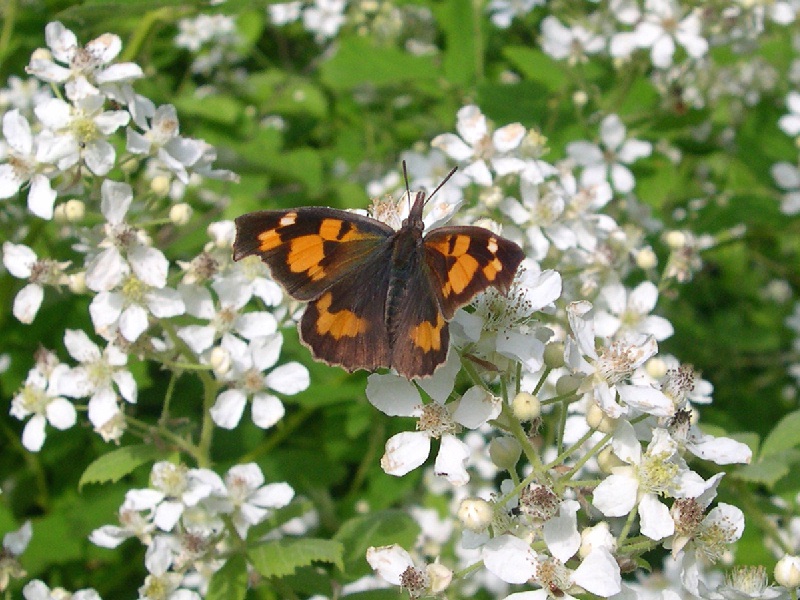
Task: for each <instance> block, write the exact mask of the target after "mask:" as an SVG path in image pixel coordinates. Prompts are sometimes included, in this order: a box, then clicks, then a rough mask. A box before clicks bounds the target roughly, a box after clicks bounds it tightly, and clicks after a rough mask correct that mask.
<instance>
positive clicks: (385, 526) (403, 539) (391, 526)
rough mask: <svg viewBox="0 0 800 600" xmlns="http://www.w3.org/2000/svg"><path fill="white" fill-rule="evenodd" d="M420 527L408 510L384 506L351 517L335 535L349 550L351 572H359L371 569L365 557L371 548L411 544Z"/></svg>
mask: <svg viewBox="0 0 800 600" xmlns="http://www.w3.org/2000/svg"><path fill="white" fill-rule="evenodd" d="M419 531H420V530H419V525H417V523H416V521H414V519H412V518H411V517H409V516H408V515H407V514H405V513H403V512H400V511H397V510H384V511H379V512H375V513H372V514H368V515H363V516H359V517H355V518H353V519H350V520H349V521H347V522H346V523H344V524H343V525H342V526H341V527H340V528H339V531H337V532H336V535H335V536H334V539H336V540H338V541H340V542H342V543H343V544H344V547H345V548H346V550H347V555H346V556H345V562H346V563H347V573H348V574H349V575H352V576H358V575H362V574H366V573H367V572H368V570H369V566H368V565H367V561H366V560H364V556H365V554H366V552H367V548H369V547H370V546H386V545H388V544H399V545H400V546H403V547H404V548H405V547H410V546H412V545H413V544H414V542H415V541H416V539H417V536H418V535H419Z"/></svg>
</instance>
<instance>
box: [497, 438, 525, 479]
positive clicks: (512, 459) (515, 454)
mask: <svg viewBox="0 0 800 600" xmlns="http://www.w3.org/2000/svg"><path fill="white" fill-rule="evenodd" d="M521 455H522V447H521V446H520V445H519V442H518V441H517V440H515V439H514V438H513V437H510V436H507V435H506V436H503V437H498V438H494V439H493V440H492V441H491V442H490V443H489V457H490V458H491V459H492V462H493V463H494V464H495V466H496V467H498V468H500V469H505V470H506V471H511V470H513V469H514V468H515V467H516V466H517V461H518V460H519V457H520V456H521Z"/></svg>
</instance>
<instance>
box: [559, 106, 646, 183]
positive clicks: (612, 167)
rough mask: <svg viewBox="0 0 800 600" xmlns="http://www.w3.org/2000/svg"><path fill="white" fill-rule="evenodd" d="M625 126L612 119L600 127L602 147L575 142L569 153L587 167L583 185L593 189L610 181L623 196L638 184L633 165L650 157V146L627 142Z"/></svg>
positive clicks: (569, 146)
mask: <svg viewBox="0 0 800 600" xmlns="http://www.w3.org/2000/svg"><path fill="white" fill-rule="evenodd" d="M625 136H626V129H625V125H623V124H622V121H621V120H620V118H619V117H618V116H617V115H608V116H607V117H606V118H605V119H603V122H602V123H601V124H600V139H601V142H602V147H601V146H598V145H597V144H593V143H591V142H587V141H577V142H571V143H570V144H569V145H568V146H567V153H568V154H569V155H570V157H572V159H573V160H575V162H576V163H578V164H579V165H580V166H582V167H583V172H582V173H581V184H582V185H584V186H585V187H590V186H592V185H596V184H599V183H602V182H606V181H608V182H609V183H611V185H612V186H613V187H614V189H616V190H617V191H619V192H623V193H628V192H630V191H631V190H633V187H634V185H635V184H636V180H635V179H634V177H633V174H632V173H631V171H630V169H628V167H627V166H626V165H629V164H631V163H633V162H635V161H636V160H638V159H640V158H644V157H646V156H650V153H651V152H652V150H653V146H652V144H651V143H650V142H644V141H641V140H636V139H625Z"/></svg>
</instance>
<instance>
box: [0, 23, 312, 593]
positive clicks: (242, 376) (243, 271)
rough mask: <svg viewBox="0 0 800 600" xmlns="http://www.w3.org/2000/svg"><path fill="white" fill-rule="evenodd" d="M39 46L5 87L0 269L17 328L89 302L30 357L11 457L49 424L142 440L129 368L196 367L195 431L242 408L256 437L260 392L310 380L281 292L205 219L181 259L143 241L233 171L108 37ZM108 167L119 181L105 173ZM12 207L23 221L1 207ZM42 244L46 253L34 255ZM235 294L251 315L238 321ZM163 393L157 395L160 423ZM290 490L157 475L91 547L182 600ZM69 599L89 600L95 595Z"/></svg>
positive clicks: (194, 473)
mask: <svg viewBox="0 0 800 600" xmlns="http://www.w3.org/2000/svg"><path fill="white" fill-rule="evenodd" d="M45 36H46V41H47V46H48V49H41V50H37V51H36V52H35V53H34V55H33V57H32V58H31V61H30V64H29V66H28V69H27V70H28V72H29V73H30V74H31V75H32V76H33V79H31V80H30V81H28V82H24V81H22V80H19V79H13V80H12V81H11V82H10V86H9V88H8V89H5V90H3V96H2V98H3V104H2V112H0V118H2V130H3V139H2V141H0V147H1V148H2V152H0V197H2V198H3V199H5V202H4V204H3V205H2V207H0V208H2V214H3V216H4V218H6V220H10V219H14V222H15V223H16V224H17V226H16V227H15V228H13V229H9V235H8V236H7V239H8V241H6V242H4V244H3V246H2V262H3V265H4V266H5V268H6V269H7V270H8V272H9V273H10V274H11V275H12V276H14V277H17V278H20V279H23V280H26V284H25V285H24V287H22V289H21V290H20V291H19V292H18V293H17V294H16V297H15V299H14V305H13V314H14V316H15V317H16V318H17V319H18V320H19V321H21V322H22V323H25V324H29V323H32V322H33V321H34V320H35V319H36V317H37V315H38V314H40V312H43V311H53V310H59V308H58V307H59V299H56V298H48V297H47V296H46V290H47V288H57V289H58V290H60V291H61V292H62V294H63V293H64V292H67V293H68V294H69V295H70V296H74V297H81V296H82V297H84V298H86V299H87V300H88V302H87V303H83V302H78V303H76V305H78V306H86V305H87V304H88V314H85V315H83V316H82V317H81V319H82V321H84V322H89V323H90V326H89V330H88V331H84V330H81V329H74V328H67V329H66V330H65V332H64V334H63V346H64V348H65V350H66V355H68V356H64V357H62V358H59V354H60V353H58V352H53V351H50V350H47V349H44V348H42V349H40V350H39V351H38V353H37V354H36V356H35V357H34V358H35V364H34V366H33V367H32V368H31V369H30V371H29V373H28V375H27V378H26V379H25V381H24V383H23V384H22V386H21V388H20V389H19V391H18V392H17V393H16V394H15V395H14V397H13V399H12V402H11V407H10V414H11V416H13V417H14V418H16V419H19V420H20V421H25V425H24V428H23V431H22V445H23V446H24V447H25V448H26V449H27V450H29V451H31V452H38V451H40V450H41V448H42V447H43V445H44V443H45V441H46V438H47V434H48V428H49V427H53V428H55V429H58V430H66V429H69V428H71V427H73V426H74V425H76V424H77V423H79V422H80V420H81V417H82V416H84V415H85V417H86V418H88V423H89V424H90V425H91V427H92V429H93V430H94V431H95V432H96V433H97V434H98V435H99V436H101V438H102V439H103V440H104V441H106V442H115V443H119V442H120V440H121V438H122V436H123V435H124V434H126V433H129V434H131V435H133V436H134V437H138V438H140V439H143V440H145V441H148V440H149V441H152V433H153V430H152V429H151V427H150V426H149V425H146V424H145V423H143V422H141V421H139V420H137V419H136V418H135V417H133V416H132V415H131V414H129V413H130V412H131V411H130V409H131V408H132V407H133V406H134V405H136V403H137V400H138V392H139V385H140V384H139V383H138V382H137V379H136V377H135V376H134V374H133V372H132V370H131V363H136V362H145V363H147V362H149V363H151V364H154V365H159V366H160V367H161V366H163V367H166V368H169V369H172V370H173V371H174V372H181V371H183V372H185V370H186V369H188V370H189V371H190V372H194V373H201V374H202V378H203V379H202V380H203V383H204V385H205V386H206V388H207V394H206V396H205V397H206V399H207V404H205V411H204V414H205V415H206V416H205V418H206V419H207V420H208V425H213V422H214V421H216V422H217V423H218V424H219V425H220V426H223V427H229V428H232V427H234V426H235V425H236V424H237V423H238V421H239V418H240V417H241V415H242V413H243V410H244V407H245V404H246V403H247V401H248V400H249V399H252V403H253V415H254V421H255V422H256V423H257V424H258V425H259V426H261V427H271V426H272V425H274V424H275V423H276V422H278V421H279V420H280V418H281V417H282V416H283V414H284V409H283V405H282V403H281V400H280V399H279V398H278V396H276V395H275V393H277V394H281V395H288V394H295V393H298V392H300V391H302V390H304V389H306V387H308V383H309V381H308V380H309V378H308V372H307V371H306V369H305V367H303V366H301V365H299V364H297V363H288V364H279V356H280V351H281V345H282V341H283V338H282V335H281V333H280V331H279V326H281V325H283V324H284V323H283V322H284V321H286V320H289V322H290V323H291V320H290V319H288V317H287V311H286V309H285V307H282V306H281V304H282V301H283V294H282V292H281V290H280V288H278V287H277V286H276V284H275V283H273V282H272V281H271V280H270V279H269V278H268V277H267V273H266V269H265V267H264V266H263V265H261V264H260V263H258V262H257V261H256V262H249V261H243V262H242V263H239V264H233V263H232V260H231V250H230V248H231V244H232V242H233V233H234V228H233V223H232V222H230V221H223V222H218V223H212V224H211V225H210V226H209V227H208V229H207V231H208V235H209V238H210V240H209V241H208V243H207V244H206V245H205V247H204V249H203V251H202V252H201V253H200V254H199V255H197V256H195V257H194V258H192V259H190V260H187V261H183V262H180V261H178V262H175V261H171V260H170V259H169V258H167V254H165V251H164V250H162V249H159V248H158V247H156V244H155V242H154V238H155V237H156V236H157V235H158V234H159V230H160V228H162V227H163V226H164V225H171V226H173V227H182V226H185V225H187V224H188V223H190V222H191V219H192V214H193V211H192V208H191V206H190V203H189V202H190V200H188V199H187V200H184V199H183V196H184V194H186V192H187V187H186V186H187V184H195V183H197V182H198V181H199V180H200V179H201V178H203V177H209V178H216V179H220V180H223V181H233V180H235V179H236V176H235V175H234V174H233V173H231V172H229V171H226V170H219V169H215V168H214V167H213V162H214V160H215V158H216V151H215V149H214V148H213V147H212V146H210V145H209V144H207V143H206V142H204V141H203V140H199V139H192V138H189V137H185V136H182V135H181V134H180V128H179V121H178V116H177V112H176V109H175V108H174V107H173V106H170V105H164V106H158V107H157V106H155V104H154V103H153V102H152V101H150V100H149V99H148V98H145V97H143V96H141V95H139V94H137V93H136V92H135V91H134V88H133V85H132V84H133V82H134V81H135V80H136V79H138V78H140V77H142V70H141V68H140V67H139V66H138V65H135V64H133V63H115V58H116V57H117V56H118V55H119V53H120V50H121V41H120V39H119V37H118V36H116V35H113V34H105V35H102V36H100V37H99V38H97V39H95V40H93V41H91V42H89V43H88V44H87V45H86V46H80V45H79V44H78V41H77V38H76V36H75V34H74V33H73V32H71V31H69V30H68V29H66V28H65V27H64V26H63V25H62V24H61V23H58V22H53V23H50V24H49V25H48V26H47V28H46V32H45ZM37 81H40V82H45V83H47V84H49V85H50V86H51V87H50V89H52V90H53V91H54V93H55V95H54V96H53V95H51V94H49V93H46V92H44V91H43V89H42V88H41V87H39V85H38V84H37ZM126 126H127V127H126ZM123 148H124V150H122V149H123ZM123 172H124V176H127V180H128V181H129V182H130V183H127V182H122V181H116V180H114V179H113V177H115V176H118V177H120V178H121V177H123ZM25 197H27V209H28V211H29V212H30V213H32V215H33V216H29V215H26V214H25V210H24V206H25V205H24V203H18V202H16V200H17V199H19V198H22V199H24V198H25ZM39 219H47V220H52V222H51V223H46V225H51V227H48V229H47V232H48V233H47V235H46V236H45V237H46V238H47V241H46V242H42V238H40V237H38V236H37V235H36V234H35V233H34V231H36V229H35V225H32V224H35V223H36V222H37V220H38V222H39V223H41V221H40V220H39ZM52 249H57V251H58V252H61V253H62V254H61V255H60V256H58V257H53V256H50V255H48V256H41V253H43V252H48V251H51V250H52ZM61 298H62V299H61V301H63V295H62V297H61ZM251 298H258V299H259V300H260V301H261V303H262V305H263V306H265V307H266V309H265V310H263V311H261V312H248V313H245V312H244V310H243V308H244V306H245V305H246V304H247V303H248V302H249V301H250V300H251ZM54 322H58V323H61V322H62V321H61V320H60V317H59V318H56V319H54ZM267 371H269V372H267ZM173 393H174V388H173V387H172V386H170V387H169V388H168V389H167V390H166V395H165V397H164V407H165V411H166V410H167V407H168V406H169V403H170V400H171V394H173ZM217 396H218V397H219V398H218V400H217V403H216V405H214V406H213V407H212V404H213V403H214V400H215V398H216V397H217ZM208 409H211V410H210V413H209V410H208ZM126 410H127V411H128V412H127V413H126ZM165 415H166V412H165ZM161 429H162V431H161V434H162V435H163V436H164V438H163V439H167V440H169V443H171V444H174V445H175V446H176V447H179V448H181V449H183V450H186V451H187V452H188V454H192V452H191V447H192V444H193V443H203V442H199V441H192V440H190V439H189V438H190V436H187V435H176V434H174V433H173V432H172V431H170V429H169V428H168V427H167V426H166V424H164V426H163V427H162V428H161ZM205 430H207V431H211V430H212V427H209V426H206V427H205ZM195 456H199V454H198V453H197V452H196V453H195ZM293 495H294V492H293V490H292V489H291V488H290V487H289V486H288V485H287V484H285V483H275V484H270V485H264V477H263V475H262V474H261V471H260V469H259V468H258V467H257V466H256V465H255V464H245V465H238V466H234V467H232V468H231V469H230V470H229V471H228V473H227V474H226V476H225V477H224V478H221V477H220V476H219V475H217V474H215V473H214V472H213V471H211V470H208V469H187V468H184V467H181V466H175V465H173V464H170V463H158V464H156V465H155V467H154V469H153V489H149V490H132V491H130V492H129V494H128V495H127V497H126V501H125V503H124V505H123V507H122V508H121V510H120V519H121V521H122V525H121V527H117V528H113V527H112V528H109V527H106V528H102V529H100V530H98V531H97V532H95V534H94V535H93V538H92V539H93V540H94V541H95V542H96V543H98V544H100V545H104V546H107V547H114V546H115V545H116V544H118V543H120V542H121V541H122V540H124V539H125V538H126V537H131V536H136V537H138V538H139V539H140V540H141V541H142V542H143V543H145V544H146V545H147V546H148V551H147V554H146V558H145V565H146V567H147V569H148V572H149V573H150V575H149V576H148V578H147V580H146V581H145V583H144V586H143V588H142V590H140V593H141V597H143V598H150V597H153V598H155V597H159V598H161V597H170V598H173V599H177V598H197V597H199V596H198V591H197V590H199V589H201V588H203V587H204V586H206V585H207V584H208V578H209V577H210V576H211V575H212V574H213V572H214V571H216V570H217V569H218V568H219V567H220V566H222V565H223V564H224V562H225V561H224V552H225V551H227V549H228V548H229V547H230V545H231V544H232V543H233V542H232V541H231V536H234V537H235V536H240V537H244V536H246V535H247V532H248V529H249V528H250V527H251V526H252V525H255V524H258V523H261V522H262V521H263V520H264V519H265V518H266V517H268V516H269V515H270V514H271V511H272V509H275V508H280V507H282V506H285V505H286V504H288V503H289V502H290V501H291V499H292V497H293ZM228 526H229V527H228ZM26 527H27V529H25V530H24V531H26V532H27V534H26V537H25V540H24V543H21V542H20V543H15V542H14V539H16V538H13V536H11V537H9V536H10V534H9V536H6V538H7V540H6V541H7V542H8V544H7V548H6V549H5V551H4V557H3V559H2V560H0V575H2V579H0V584H2V585H1V586H0V587H1V588H2V589H5V587H6V586H7V585H8V580H9V578H19V577H22V576H24V572H23V571H22V569H21V567H20V566H19V563H18V561H17V560H16V556H18V555H19V553H20V552H21V551H22V549H24V546H25V545H27V540H29V539H30V525H27V526H26ZM220 553H223V554H220ZM185 586H189V587H190V588H191V589H188V588H187V589H184V587H185ZM148 590H149V591H148ZM167 591H169V593H166V592H167ZM151 592H152V593H151ZM161 593H164V594H165V595H159V594H161ZM59 594H62V595H59ZM63 594H67V592H65V591H63V590H50V589H49V588H48V587H47V586H46V585H45V584H44V583H43V582H41V581H32V582H30V583H29V584H28V585H27V586H26V587H25V589H24V590H23V595H24V596H25V597H26V598H27V599H29V600H38V599H40V598H51V597H56V595H58V597H66V596H64V595H63ZM72 597H73V598H85V599H87V600H88V599H95V598H99V596H97V594H96V592H95V591H94V590H81V591H79V592H76V593H75V594H74V595H72Z"/></svg>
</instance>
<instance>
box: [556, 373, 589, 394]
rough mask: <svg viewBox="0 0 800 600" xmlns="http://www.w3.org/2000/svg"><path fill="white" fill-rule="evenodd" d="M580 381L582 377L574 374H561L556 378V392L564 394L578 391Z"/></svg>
mask: <svg viewBox="0 0 800 600" xmlns="http://www.w3.org/2000/svg"><path fill="white" fill-rule="evenodd" d="M581 381H583V379H582V378H581V377H576V376H575V375H562V376H561V377H559V378H558V381H556V394H558V395H559V396H566V395H567V394H573V393H575V392H576V391H578V388H579V387H580V385H581Z"/></svg>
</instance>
